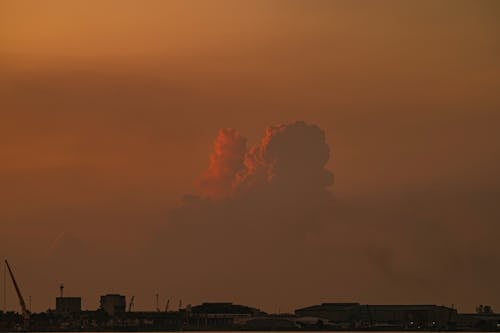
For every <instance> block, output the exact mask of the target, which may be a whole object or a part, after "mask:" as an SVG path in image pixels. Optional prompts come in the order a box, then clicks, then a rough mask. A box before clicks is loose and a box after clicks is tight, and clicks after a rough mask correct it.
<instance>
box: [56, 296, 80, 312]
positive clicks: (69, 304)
mask: <svg viewBox="0 0 500 333" xmlns="http://www.w3.org/2000/svg"><path fill="white" fill-rule="evenodd" d="M81 311H82V298H81V297H56V312H57V313H60V314H71V313H78V312H81Z"/></svg>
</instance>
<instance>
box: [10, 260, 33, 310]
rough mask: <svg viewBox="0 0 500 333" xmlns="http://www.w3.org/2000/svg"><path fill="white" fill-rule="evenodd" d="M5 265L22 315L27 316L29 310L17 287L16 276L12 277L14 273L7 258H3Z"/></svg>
mask: <svg viewBox="0 0 500 333" xmlns="http://www.w3.org/2000/svg"><path fill="white" fill-rule="evenodd" d="M5 265H7V270H8V271H9V274H10V278H11V279H12V283H13V284H14V288H15V289H16V293H17V298H19V304H20V305H21V310H22V311H23V317H24V318H28V317H29V311H28V309H27V308H26V303H25V302H24V298H23V295H22V294H21V290H20V289H19V286H18V285H17V282H16V278H15V277H14V273H12V269H10V265H9V262H8V261H7V259H5Z"/></svg>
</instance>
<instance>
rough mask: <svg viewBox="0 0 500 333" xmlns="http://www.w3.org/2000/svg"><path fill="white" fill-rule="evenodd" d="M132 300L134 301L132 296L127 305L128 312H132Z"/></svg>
mask: <svg viewBox="0 0 500 333" xmlns="http://www.w3.org/2000/svg"><path fill="white" fill-rule="evenodd" d="M134 299H135V296H132V297H131V298H130V303H129V304H128V312H132V309H133V308H134Z"/></svg>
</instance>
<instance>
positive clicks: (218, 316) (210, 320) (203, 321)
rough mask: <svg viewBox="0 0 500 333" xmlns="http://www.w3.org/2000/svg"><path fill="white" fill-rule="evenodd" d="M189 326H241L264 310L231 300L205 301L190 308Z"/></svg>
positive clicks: (261, 313)
mask: <svg viewBox="0 0 500 333" xmlns="http://www.w3.org/2000/svg"><path fill="white" fill-rule="evenodd" d="M188 311H189V326H190V327H191V328H193V329H204V328H223V327H233V328H235V327H240V326H242V325H244V324H245V323H246V321H248V320H249V319H250V318H252V317H254V316H261V315H265V313H264V312H262V311H260V310H258V309H255V308H251V307H248V306H244V305H238V304H233V303H229V302H227V303H226V302H216V303H203V304H201V305H196V306H193V307H190V308H189V310H188Z"/></svg>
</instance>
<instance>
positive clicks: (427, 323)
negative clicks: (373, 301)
mask: <svg viewBox="0 0 500 333" xmlns="http://www.w3.org/2000/svg"><path fill="white" fill-rule="evenodd" d="M295 314H296V315H297V316H300V317H317V318H321V319H326V320H328V323H330V324H331V325H341V326H343V327H344V328H346V329H347V328H349V329H367V328H372V329H384V328H385V329H410V330H412V329H451V328H454V327H456V324H457V318H458V314H457V310H456V309H453V308H449V307H445V306H437V305H361V304H359V303H323V304H321V305H314V306H310V307H307V308H302V309H297V310H296V311H295Z"/></svg>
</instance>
